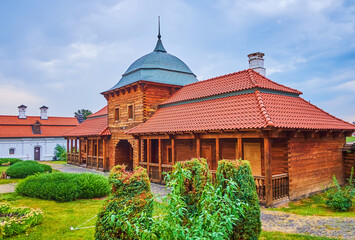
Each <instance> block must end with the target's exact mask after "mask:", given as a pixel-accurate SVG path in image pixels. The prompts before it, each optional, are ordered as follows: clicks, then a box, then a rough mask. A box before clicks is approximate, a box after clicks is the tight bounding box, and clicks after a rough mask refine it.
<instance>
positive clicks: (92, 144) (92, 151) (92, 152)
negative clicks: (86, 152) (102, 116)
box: [91, 138, 94, 167]
mask: <svg viewBox="0 0 355 240" xmlns="http://www.w3.org/2000/svg"><path fill="white" fill-rule="evenodd" d="M93 160H94V139H93V138H92V139H91V167H93V166H94V161H93Z"/></svg>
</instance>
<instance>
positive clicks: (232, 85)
mask: <svg viewBox="0 0 355 240" xmlns="http://www.w3.org/2000/svg"><path fill="white" fill-rule="evenodd" d="M252 88H264V89H269V90H276V91H281V92H287V93H292V94H297V95H299V94H302V92H300V91H298V90H296V89H292V88H289V87H286V86H283V85H281V84H278V83H275V82H273V81H271V80H269V79H267V78H266V77H264V76H262V75H260V74H259V73H257V72H255V71H254V70H252V69H248V70H244V71H240V72H235V73H231V74H227V75H223V76H219V77H215V78H211V79H207V80H204V81H200V82H196V83H192V84H189V85H185V86H184V87H183V88H181V89H180V90H178V91H177V92H176V93H175V94H174V95H173V96H171V97H170V98H169V99H167V100H166V101H165V102H163V103H162V104H161V105H164V104H170V103H175V102H180V101H186V100H191V99H199V98H204V97H209V96H213V95H219V94H223V93H229V92H235V91H241V90H247V89H252Z"/></svg>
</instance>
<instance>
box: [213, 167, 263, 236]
mask: <svg viewBox="0 0 355 240" xmlns="http://www.w3.org/2000/svg"><path fill="white" fill-rule="evenodd" d="M225 179H230V180H233V182H235V184H236V187H237V191H236V194H235V195H233V197H232V199H231V200H232V201H236V200H239V201H241V202H243V203H246V204H245V205H243V212H244V214H243V215H242V216H241V219H240V220H239V221H237V222H236V224H235V226H234V229H233V235H232V236H231V239H258V238H259V235H260V232H261V221H260V205H259V198H258V195H257V193H256V191H255V189H256V186H255V181H254V178H253V175H252V172H251V167H250V164H249V162H248V161H230V160H222V161H219V162H218V169H217V174H216V185H217V186H218V185H219V186H220V187H221V189H223V191H227V188H228V184H230V183H229V182H228V181H225Z"/></svg>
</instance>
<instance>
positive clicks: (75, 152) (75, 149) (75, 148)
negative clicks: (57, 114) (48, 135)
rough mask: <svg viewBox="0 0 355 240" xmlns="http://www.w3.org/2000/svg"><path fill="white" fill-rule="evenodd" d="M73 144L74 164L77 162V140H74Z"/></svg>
mask: <svg viewBox="0 0 355 240" xmlns="http://www.w3.org/2000/svg"><path fill="white" fill-rule="evenodd" d="M74 141H75V143H74V160H75V164H76V163H77V161H78V157H77V155H76V154H77V152H78V139H76V138H75V140H74Z"/></svg>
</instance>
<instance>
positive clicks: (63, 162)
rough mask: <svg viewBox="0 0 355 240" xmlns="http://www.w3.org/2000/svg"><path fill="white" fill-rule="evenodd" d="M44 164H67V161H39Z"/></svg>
mask: <svg viewBox="0 0 355 240" xmlns="http://www.w3.org/2000/svg"><path fill="white" fill-rule="evenodd" d="M38 162H39V163H43V164H48V163H49V164H67V161H38Z"/></svg>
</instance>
